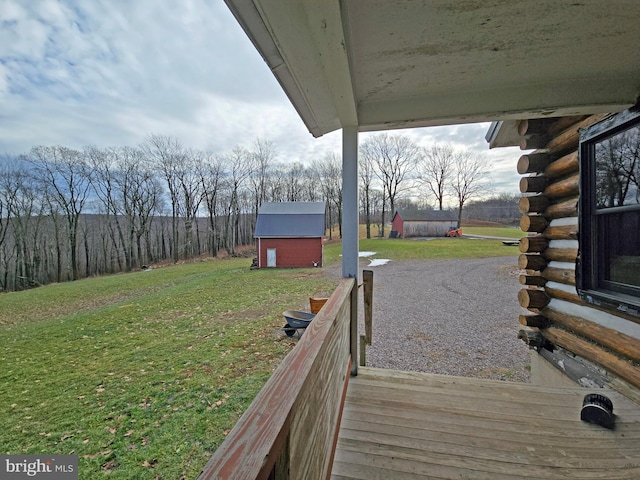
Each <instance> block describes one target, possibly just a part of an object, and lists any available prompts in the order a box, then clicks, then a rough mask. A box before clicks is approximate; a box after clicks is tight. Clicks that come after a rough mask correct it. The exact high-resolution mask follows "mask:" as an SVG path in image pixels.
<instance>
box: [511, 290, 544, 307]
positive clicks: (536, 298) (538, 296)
mask: <svg viewBox="0 0 640 480" xmlns="http://www.w3.org/2000/svg"><path fill="white" fill-rule="evenodd" d="M518 302H519V303H520V306H521V307H523V308H537V309H540V308H544V307H546V306H547V305H548V304H549V297H548V296H547V294H546V293H545V292H544V291H543V290H534V289H531V288H523V289H522V290H520V291H519V292H518Z"/></svg>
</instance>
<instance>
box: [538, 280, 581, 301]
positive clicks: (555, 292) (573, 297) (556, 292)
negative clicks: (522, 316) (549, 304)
mask: <svg viewBox="0 0 640 480" xmlns="http://www.w3.org/2000/svg"><path fill="white" fill-rule="evenodd" d="M562 285H564V284H562ZM544 291H545V292H546V294H547V296H549V297H550V298H557V299H559V300H565V301H567V302H571V303H576V304H579V305H584V302H583V301H582V299H581V298H580V297H579V296H578V292H567V291H565V290H562V289H560V288H553V287H552V286H550V284H549V283H547V284H546V285H545V287H544Z"/></svg>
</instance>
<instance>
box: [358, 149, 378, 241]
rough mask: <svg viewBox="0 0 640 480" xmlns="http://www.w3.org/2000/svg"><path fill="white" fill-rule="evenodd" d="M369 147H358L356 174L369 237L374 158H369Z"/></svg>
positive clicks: (368, 236) (369, 236)
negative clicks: (358, 179)
mask: <svg viewBox="0 0 640 480" xmlns="http://www.w3.org/2000/svg"><path fill="white" fill-rule="evenodd" d="M370 153H372V152H370V151H369V149H362V148H361V149H360V155H359V157H358V163H359V168H358V176H359V177H360V190H361V192H362V196H361V197H360V198H361V201H362V203H363V205H362V206H363V210H364V221H365V225H366V229H367V238H371V209H372V206H373V205H372V198H371V196H372V193H373V177H374V175H375V173H374V165H375V163H374V159H373V158H371V157H370V156H369V155H370Z"/></svg>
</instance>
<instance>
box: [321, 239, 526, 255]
mask: <svg viewBox="0 0 640 480" xmlns="http://www.w3.org/2000/svg"><path fill="white" fill-rule="evenodd" d="M340 248H341V246H340V244H337V243H332V244H329V245H326V246H325V250H324V252H325V260H328V261H334V260H337V259H338V258H339V257H340ZM359 250H360V251H361V252H364V251H370V252H376V253H375V255H374V256H373V257H371V258H387V259H390V260H413V259H437V258H440V259H446V258H479V257H501V256H506V255H516V254H517V252H515V253H514V250H513V248H510V247H506V246H505V245H503V243H502V241H500V240H484V239H471V238H438V239H433V240H411V239H398V238H393V239H389V238H370V239H366V238H364V239H362V238H361V239H360V247H359ZM516 250H517V249H516Z"/></svg>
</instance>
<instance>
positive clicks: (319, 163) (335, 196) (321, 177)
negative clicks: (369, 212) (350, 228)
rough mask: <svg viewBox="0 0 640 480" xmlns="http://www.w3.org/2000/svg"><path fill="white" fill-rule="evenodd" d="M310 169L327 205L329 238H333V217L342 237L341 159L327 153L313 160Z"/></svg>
mask: <svg viewBox="0 0 640 480" xmlns="http://www.w3.org/2000/svg"><path fill="white" fill-rule="evenodd" d="M311 169H312V170H314V171H315V174H316V177H317V179H318V183H319V185H320V188H321V189H322V196H323V197H324V200H325V202H326V205H327V217H328V219H327V226H328V227H329V239H332V238H333V233H332V231H333V224H334V223H335V222H334V218H335V220H336V221H337V223H338V230H339V234H340V237H342V161H341V159H340V157H338V155H336V154H335V153H333V152H331V153H327V154H326V155H325V157H324V158H323V159H322V160H315V161H314V162H313V163H312V166H311Z"/></svg>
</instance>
